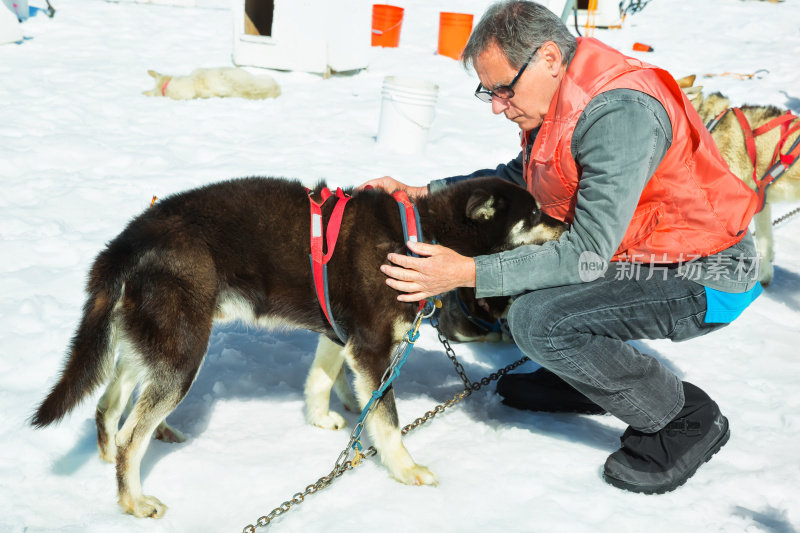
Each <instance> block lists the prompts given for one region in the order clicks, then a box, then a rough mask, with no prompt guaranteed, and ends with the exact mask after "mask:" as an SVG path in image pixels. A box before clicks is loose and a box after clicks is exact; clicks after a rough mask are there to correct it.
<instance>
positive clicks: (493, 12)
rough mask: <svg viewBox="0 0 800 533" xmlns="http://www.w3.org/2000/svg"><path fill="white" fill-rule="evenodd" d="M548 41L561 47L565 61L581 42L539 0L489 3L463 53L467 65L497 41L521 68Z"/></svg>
mask: <svg viewBox="0 0 800 533" xmlns="http://www.w3.org/2000/svg"><path fill="white" fill-rule="evenodd" d="M547 41H552V42H554V43H555V44H556V46H558V48H559V50H561V57H562V58H563V59H562V64H564V65H566V64H568V63H569V62H570V60H571V59H572V56H573V55H575V49H576V48H577V47H578V42H577V41H576V40H575V37H574V36H573V35H572V34H571V33H570V32H569V30H568V29H567V27H566V26H565V25H564V23H563V22H562V21H561V19H560V18H559V17H558V16H557V15H556V14H555V13H553V12H552V11H550V10H549V9H547V8H546V7H544V6H543V5H541V4H537V3H536V2H526V1H522V0H504V1H501V2H497V3H495V4H492V5H491V6H489V9H487V10H486V13H484V14H483V17H481V20H480V21H479V22H478V24H477V26H475V29H474V30H472V34H471V35H470V36H469V41H468V42H467V46H466V47H465V48H464V52H463V53H462V55H461V62H462V63H463V65H464V67H465V68H468V67H469V66H470V65H471V64H473V65H474V63H475V59H476V58H477V57H478V56H479V55H480V54H482V53H483V52H485V51H486V49H487V48H489V46H490V45H491V44H492V43H497V45H498V46H499V47H500V49H501V50H502V51H503V53H504V54H505V56H506V58H507V59H508V62H509V63H510V64H511V66H512V67H514V68H521V67H522V65H523V64H524V63H525V61H527V60H528V58H529V57H530V56H531V53H532V52H533V51H534V50H536V49H537V48H539V47H540V46H542V45H543V44H544V43H546V42H547Z"/></svg>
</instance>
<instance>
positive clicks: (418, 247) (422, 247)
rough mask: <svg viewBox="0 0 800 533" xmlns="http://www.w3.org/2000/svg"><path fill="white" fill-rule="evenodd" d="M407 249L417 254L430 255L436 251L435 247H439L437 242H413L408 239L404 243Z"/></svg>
mask: <svg viewBox="0 0 800 533" xmlns="http://www.w3.org/2000/svg"><path fill="white" fill-rule="evenodd" d="M406 246H408V249H409V250H411V251H412V252H414V253H415V254H417V255H424V256H431V255H433V254H434V253H435V252H436V249H437V248H439V245H438V244H428V243H426V242H414V241H408V242H407V243H406Z"/></svg>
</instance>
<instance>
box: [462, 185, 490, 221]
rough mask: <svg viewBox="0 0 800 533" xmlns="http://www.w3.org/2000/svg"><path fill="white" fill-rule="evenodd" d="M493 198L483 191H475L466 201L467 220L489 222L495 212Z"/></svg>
mask: <svg viewBox="0 0 800 533" xmlns="http://www.w3.org/2000/svg"><path fill="white" fill-rule="evenodd" d="M495 204H496V202H495V199H494V196H492V195H491V194H489V191H487V190H485V189H475V190H474V191H472V194H471V195H470V197H469V200H467V218H471V219H472V220H489V219H491V218H492V217H494V215H495V212H496V210H497V206H496V205H495Z"/></svg>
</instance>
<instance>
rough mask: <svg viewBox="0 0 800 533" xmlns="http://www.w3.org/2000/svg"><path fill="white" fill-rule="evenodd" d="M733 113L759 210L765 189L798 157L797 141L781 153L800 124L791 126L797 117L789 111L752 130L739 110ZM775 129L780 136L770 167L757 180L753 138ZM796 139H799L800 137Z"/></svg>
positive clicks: (799, 147)
mask: <svg viewBox="0 0 800 533" xmlns="http://www.w3.org/2000/svg"><path fill="white" fill-rule="evenodd" d="M733 113H734V114H735V115H736V119H737V120H738V121H739V125H740V126H741V128H742V132H743V133H744V144H745V147H746V149H747V155H748V156H749V157H750V162H751V163H752V164H753V181H754V182H755V184H756V193H757V194H758V200H759V203H760V204H761V209H763V208H764V201H765V200H766V196H767V188H768V187H769V186H770V185H771V184H772V183H773V182H774V181H775V180H777V179H778V178H780V177H781V176H782V175H783V173H784V172H786V170H787V169H788V168H789V167H790V166H792V165H793V164H794V163H795V161H797V158H798V156H800V142H798V140H795V142H794V144H793V145H792V146H791V147H790V148H789V150H788V151H787V153H785V154H782V153H781V151H782V150H783V146H784V144H786V141H787V140H788V138H789V136H790V135H791V134H792V133H794V132H796V131H798V130H800V122H798V124H796V125H794V126H791V122H792V121H793V120H795V119H797V117H796V116H794V115H793V114H792V112H791V111H787V112H786V113H784V114H783V115H781V116H779V117H776V118H774V119H772V120H770V121H769V122H766V123H765V124H762V125H761V126H759V127H758V128H756V129H752V128H751V127H750V123H749V122H748V121H747V118H746V117H745V116H744V113H743V112H742V110H741V109H739V108H738V107H735V108H733ZM777 127H780V128H781V136H780V139H779V140H778V143H777V144H776V145H775V151H774V152H773V154H772V160H771V163H772V166H771V167H770V168H769V170H767V172H766V173H765V174H764V175H763V176H762V177H761V178H759V177H758V174H757V170H756V141H755V138H756V137H758V136H759V135H761V134H763V133H766V132H768V131H770V130H772V129H774V128H777ZM798 139H800V137H799V138H798ZM761 209H759V211H760V210H761Z"/></svg>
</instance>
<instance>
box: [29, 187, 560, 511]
mask: <svg viewBox="0 0 800 533" xmlns="http://www.w3.org/2000/svg"><path fill="white" fill-rule="evenodd" d="M334 200H335V201H334ZM345 207H346V208H345ZM398 210H399V211H400V212H401V213H402V216H399V215H398ZM417 213H418V215H419V216H418V217H417ZM415 219H416V220H418V221H419V223H418V224H417V222H416V221H415ZM403 220H405V221H406V224H404V223H403ZM553 225H554V221H552V220H551V219H550V218H549V217H547V216H545V215H543V214H542V213H541V212H540V211H539V210H538V208H537V205H536V202H535V201H534V200H533V198H532V197H531V196H530V195H529V194H528V193H527V192H526V191H525V190H524V189H522V188H520V187H517V186H515V185H512V184H510V183H507V182H504V181H502V180H499V179H482V180H480V181H479V182H472V183H470V184H468V185H467V184H465V185H464V186H460V187H451V188H448V189H447V190H445V191H442V192H440V193H437V194H432V195H430V196H428V197H426V198H423V199H420V200H419V201H418V203H417V204H416V206H414V205H413V204H411V202H410V201H409V200H408V199H407V198H403V197H398V198H393V197H392V196H391V195H389V194H387V193H385V192H383V191H380V190H359V191H355V192H353V193H352V196H351V195H349V194H346V193H345V192H344V191H341V190H339V191H337V193H336V194H333V193H331V192H330V191H329V190H327V188H324V187H322V186H320V187H319V188H318V189H317V190H315V191H313V192H311V191H308V190H307V189H306V188H305V187H303V186H302V185H301V184H300V183H299V182H297V181H289V180H284V179H277V178H246V179H237V180H230V181H225V182H220V183H214V184H211V185H207V186H204V187H200V188H197V189H194V190H190V191H186V192H183V193H179V194H176V195H173V196H171V197H168V198H165V199H163V200H161V201H159V202H157V203H155V204H154V205H153V206H152V207H151V208H150V209H148V210H146V211H145V212H143V213H142V214H140V215H139V216H137V217H136V218H134V219H133V220H132V221H131V222H130V223H129V224H128V226H127V228H125V230H123V231H122V233H120V234H119V235H118V236H117V237H116V238H114V239H113V240H112V241H111V242H110V243H109V244H108V245H107V247H106V248H105V249H104V250H103V251H102V252H100V254H99V255H98V256H97V258H96V260H95V262H94V264H93V266H92V268H91V270H90V272H89V280H88V286H87V292H88V298H87V300H86V303H85V305H84V310H83V316H82V318H81V320H80V323H79V325H78V327H77V330H76V332H75V335H74V337H73V339H72V343H71V346H70V348H69V350H68V352H67V356H66V361H65V364H64V368H63V371H62V373H61V376H60V379H59V380H58V381H57V383H56V384H55V385H54V387H53V388H52V390H51V392H50V394H49V395H48V396H47V398H46V399H45V400H44V401H43V402H42V404H41V405H40V406H39V407H38V409H37V411H36V413H35V414H34V416H33V418H32V420H31V423H32V425H34V426H35V427H43V426H47V425H49V424H52V423H54V422H57V421H58V420H60V419H62V418H63V417H64V416H65V415H66V414H67V413H68V412H70V411H71V410H72V409H74V408H75V407H76V406H77V405H78V404H79V403H80V402H81V400H83V399H84V398H86V397H87V396H88V395H89V394H90V393H91V392H92V391H93V390H95V389H96V388H97V387H99V386H100V385H101V384H105V383H108V384H107V387H106V390H105V393H104V394H103V396H102V397H101V399H100V401H99V403H98V405H97V410H96V422H97V442H98V447H99V450H100V457H101V458H102V459H103V460H105V461H108V462H115V463H116V470H117V484H118V493H119V503H120V505H121V506H122V508H123V509H124V510H125V511H126V512H128V513H131V514H133V515H135V516H139V517H155V518H158V517H161V516H163V514H164V512H165V510H166V506H165V505H164V504H163V503H161V502H160V501H159V500H158V499H157V498H155V497H153V496H148V495H145V494H144V493H143V492H142V487H141V480H140V463H141V460H142V457H143V456H144V454H145V452H146V450H147V447H148V443H149V440H150V438H151V437H152V436H155V437H156V438H159V439H162V440H165V441H170V442H181V441H182V440H184V437H183V436H182V435H181V433H180V432H179V431H178V430H177V429H175V428H172V427H171V426H170V425H168V424H167V422H166V417H167V416H168V415H169V414H170V413H171V412H172V410H173V409H175V407H176V406H177V405H178V404H179V403H180V401H181V400H182V399H183V398H184V397H185V396H186V394H187V392H188V391H189V389H190V387H191V385H192V383H193V381H194V379H195V376H196V375H197V372H198V371H199V369H200V366H201V364H202V361H203V359H204V357H205V353H206V349H207V346H208V341H209V336H210V334H211V327H212V323H213V322H214V321H215V320H235V319H239V320H243V321H246V322H248V323H251V324H255V325H258V326H264V327H288V328H293V327H298V328H305V329H308V330H311V331H314V332H317V333H319V334H320V335H319V344H318V347H317V352H316V355H315V359H314V362H313V364H312V367H311V369H310V371H309V375H308V379H307V382H306V387H305V395H306V413H307V418H308V421H309V422H310V423H311V424H314V425H317V426H320V427H323V428H329V429H339V428H341V427H343V426H344V425H345V421H344V419H343V418H342V416H341V415H339V414H338V413H335V412H333V411H331V410H330V408H329V400H330V393H331V390H334V391H335V392H336V393H337V395H339V396H340V397H341V398H342V400H343V402H344V404H345V406H350V407H352V408H356V409H357V408H363V407H364V406H365V405H367V403H368V402H369V400H370V397H371V394H372V392H373V390H376V389H377V388H378V386H379V384H380V382H381V378H382V376H383V374H384V371H385V370H386V368H387V367H388V366H389V364H390V361H391V356H392V352H393V347H394V346H396V345H398V344H399V343H400V342H401V341H402V339H403V338H404V335H405V334H406V332H407V331H408V330H409V327H410V325H411V323H412V321H413V319H414V317H415V315H416V313H417V304H409V303H403V302H399V301H398V300H397V293H396V292H395V291H394V290H393V289H391V288H390V287H388V286H387V285H386V283H385V279H384V276H383V274H381V272H380V270H379V268H380V266H381V265H382V264H386V262H387V259H386V257H387V254H389V253H390V252H394V253H402V252H404V251H405V250H406V246H405V243H406V242H408V240H413V239H418V240H422V231H423V230H424V232H425V236H427V237H428V238H429V239H435V240H436V241H437V242H440V243H442V244H445V245H447V246H448V247H450V248H452V249H454V250H456V251H458V253H460V254H463V255H465V256H476V255H481V254H487V253H494V252H497V251H500V250H502V249H504V248H511V247H512V246H516V245H520V244H532V243H536V242H542V241H544V240H546V239H547V238H548V235H550V231H551V226H553ZM326 226H327V228H326ZM404 226H405V229H404ZM323 236H324V240H323ZM342 345H343V346H342ZM117 348H119V354H118V356H117V357H116V363H115V352H116V351H117ZM345 362H346V363H347V365H348V366H349V367H350V368H351V370H352V371H353V373H354V375H355V382H354V389H355V393H356V397H357V400H356V399H355V398H354V397H353V394H352V392H350V389H349V387H348V384H347V383H346V380H345V378H344V374H343V368H342V366H343V363H345ZM137 386H138V387H139V394H138V397H136V399H135V402H133V407H132V410H131V411H130V413H129V414H128V416H127V418H126V419H125V421H124V423H123V424H122V427H121V428H120V427H119V421H120V419H121V418H122V417H123V415H124V411H125V407H126V405H127V404H128V400H129V398H131V396H132V394H133V392H134V389H136V387H137ZM356 403H357V404H358V405H357V406H356V405H354V404H356ZM366 427H367V430H368V432H369V434H370V436H371V438H372V441H373V443H374V444H375V446H376V448H377V449H378V451H379V454H380V457H381V460H382V462H383V464H384V465H386V467H387V469H388V470H389V472H390V474H391V475H392V476H393V477H394V478H396V479H398V480H399V481H401V482H403V483H407V484H420V485H429V484H435V483H436V478H435V476H434V475H433V473H432V472H431V471H430V470H428V469H427V468H426V467H424V466H421V465H418V464H417V463H416V462H415V461H414V460H413V459H412V458H411V456H410V455H409V453H408V451H407V450H406V448H405V447H404V446H403V443H402V441H401V433H400V429H399V425H398V416H397V410H396V407H395V400H394V394H393V391H392V390H391V388H390V389H389V390H387V391H386V394H385V395H384V396H383V398H382V401H381V402H380V403H379V404H378V405H377V407H376V408H375V410H374V412H373V413H372V415H371V416H370V417H368V418H367V421H366Z"/></svg>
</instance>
